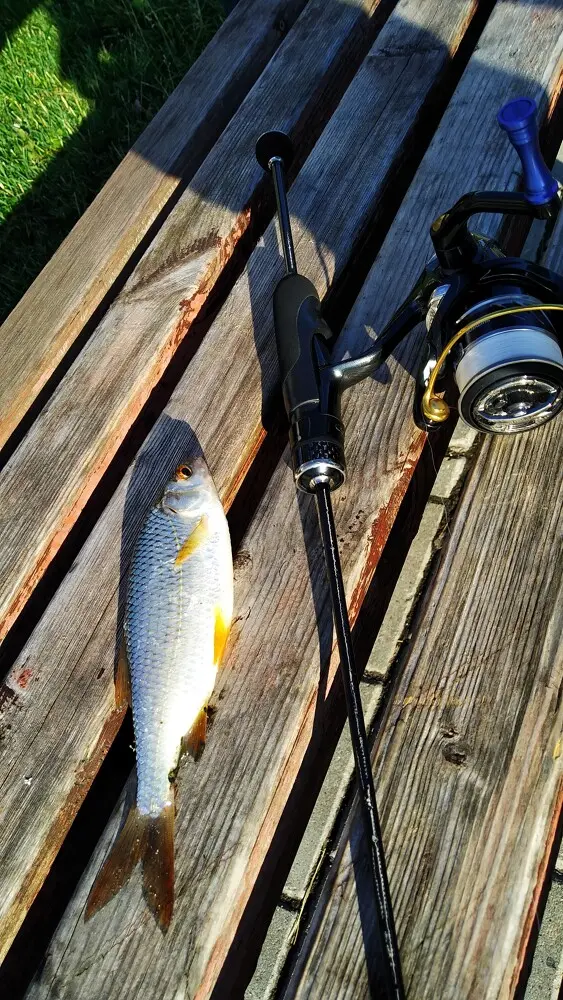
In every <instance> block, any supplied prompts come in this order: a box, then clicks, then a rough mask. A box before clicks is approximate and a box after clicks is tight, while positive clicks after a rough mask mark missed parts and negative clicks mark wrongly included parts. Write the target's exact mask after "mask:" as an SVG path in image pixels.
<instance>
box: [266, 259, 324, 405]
mask: <svg viewBox="0 0 563 1000" xmlns="http://www.w3.org/2000/svg"><path fill="white" fill-rule="evenodd" d="M320 309H321V304H320V301H319V297H318V295H317V292H316V289H315V286H314V285H313V284H312V282H311V281H309V279H308V278H305V277H304V276H303V275H301V274H287V275H286V276H285V278H282V279H281V281H280V282H279V283H278V286H277V288H276V290H275V292H274V325H275V330H276V344H277V349H278V361H279V366H280V375H281V383H282V391H283V399H284V403H285V408H286V410H287V414H288V416H291V414H292V413H293V412H294V410H296V409H298V408H303V407H307V406H308V405H315V404H318V403H319V400H320V384H319V369H318V364H315V363H314V340H315V338H316V337H318V336H320V337H321V338H322V339H323V340H327V339H328V338H329V337H330V330H329V328H328V326H327V324H326V323H325V321H324V320H323V319H322V317H321V312H320Z"/></svg>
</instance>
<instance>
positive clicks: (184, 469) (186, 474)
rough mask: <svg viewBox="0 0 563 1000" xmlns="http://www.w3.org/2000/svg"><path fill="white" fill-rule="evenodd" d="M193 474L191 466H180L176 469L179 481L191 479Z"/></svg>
mask: <svg viewBox="0 0 563 1000" xmlns="http://www.w3.org/2000/svg"><path fill="white" fill-rule="evenodd" d="M191 474H192V470H191V469H190V467H189V465H180V466H178V468H177V469H176V475H177V477H178V479H189V478H190V476H191Z"/></svg>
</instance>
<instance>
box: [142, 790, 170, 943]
mask: <svg viewBox="0 0 563 1000" xmlns="http://www.w3.org/2000/svg"><path fill="white" fill-rule="evenodd" d="M143 889H144V893H145V899H146V900H147V903H148V905H149V907H150V909H151V911H152V913H153V914H154V917H155V918H156V921H157V923H158V924H159V926H160V928H161V930H163V931H167V930H168V927H169V925H170V921H171V919H172V910H173V908H174V803H173V802H171V803H170V804H169V805H167V806H165V807H164V809H163V810H162V812H160V813H159V815H158V816H151V817H149V825H148V835H147V841H146V847H145V851H144V854H143Z"/></svg>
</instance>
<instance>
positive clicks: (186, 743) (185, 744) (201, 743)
mask: <svg viewBox="0 0 563 1000" xmlns="http://www.w3.org/2000/svg"><path fill="white" fill-rule="evenodd" d="M206 739H207V712H206V711H205V709H204V708H202V710H201V712H200V713H199V715H198V717H197V719H196V720H195V722H194V724H193V726H192V728H191V729H190V731H189V733H188V734H187V735H186V736H184V739H183V741H182V748H183V749H184V750H187V751H188V753H190V754H191V755H192V757H193V758H194V760H199V758H200V757H201V755H202V753H203V751H204V748H205V740H206Z"/></svg>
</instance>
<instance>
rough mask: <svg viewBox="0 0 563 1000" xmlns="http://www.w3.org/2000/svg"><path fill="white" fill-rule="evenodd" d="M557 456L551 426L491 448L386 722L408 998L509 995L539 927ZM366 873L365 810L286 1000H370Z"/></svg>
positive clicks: (552, 734)
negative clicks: (533, 932) (534, 930)
mask: <svg viewBox="0 0 563 1000" xmlns="http://www.w3.org/2000/svg"><path fill="white" fill-rule="evenodd" d="M562 460H563V442H562V438H561V431H560V428H558V427H557V424H556V423H552V424H549V425H547V426H546V428H545V429H542V430H540V431H537V432H534V433H533V434H531V435H529V436H528V435H523V436H522V437H515V438H514V439H507V440H497V441H494V442H493V441H490V440H489V441H488V442H487V444H486V445H485V447H484V449H483V452H482V454H481V456H480V459H479V462H478V464H477V466H476V468H475V470H474V472H473V475H472V477H471V480H470V482H469V484H468V486H467V489H466V493H465V496H464V499H463V502H462V504H461V506H460V508H459V510H458V512H457V515H456V518H455V521H454V523H453V525H452V528H451V537H450V539H449V543H448V546H447V550H446V551H445V553H444V555H443V562H442V565H441V568H440V572H439V574H438V576H437V579H436V581H435V583H434V585H433V587H432V590H431V592H430V594H429V595H428V597H427V599H426V607H425V612H424V615H423V617H422V619H421V621H420V622H419V624H418V627H417V630H416V632H415V635H414V637H413V640H412V646H411V650H410V652H409V656H408V659H407V662H406V664H405V666H404V668H403V671H402V678H401V681H400V684H399V685H398V687H397V690H396V693H395V695H394V698H393V701H392V705H391V708H390V710H389V712H388V713H387V716H386V722H385V726H384V729H383V734H382V737H381V742H380V746H379V748H378V752H377V755H376V757H375V769H376V784H377V789H378V798H379V802H380V811H381V815H382V823H383V833H384V839H385V843H386V847H387V859H388V866H389V873H390V881H391V890H392V896H393V900H394V906H395V917H396V921H397V926H398V935H399V944H400V949H401V955H402V962H403V970H404V976H405V986H406V990H407V994H408V996H409V998H412V1000H423V998H424V1000H430V998H432V1000H434V998H435V997H440V998H443V1000H470V998H471V1000H473V998H477V997H479V998H483V1000H500V998H502V1000H506V998H509V997H513V996H514V994H515V989H516V986H517V983H518V977H519V973H520V969H521V967H522V964H523V961H524V957H525V952H526V945H527V941H528V938H529V935H530V932H531V930H532V928H533V925H534V921H535V920H536V910H537V906H538V902H539V897H540V893H541V888H542V885H543V882H544V878H545V873H546V869H547V864H548V860H549V855H550V851H551V849H552V846H553V839H554V836H555V832H556V828H557V820H558V816H559V812H560V809H561V806H562V804H563V766H562V760H563V758H562V756H561V753H560V744H561V737H562V735H563V705H562V703H561V697H560V694H561V685H562V683H563V656H562V653H561V648H562V646H561V643H562V639H563V635H562V632H563V617H562V608H563V594H562V587H561V573H562V570H563V562H562V541H563V539H562V530H561V524H562V516H563V489H562V485H561V477H560V475H559V469H560V465H561V461H562ZM366 862H367V857H366V854H365V851H364V845H363V842H362V832H361V829H360V824H359V821H358V811H357V806H356V807H355V808H354V813H353V826H352V828H351V830H350V827H349V826H348V827H347V830H346V835H345V836H344V837H343V838H342V840H341V842H340V845H339V849H338V851H337V859H336V861H335V864H334V869H333V871H332V872H331V873H330V876H329V879H330V881H329V883H328V885H327V886H326V887H325V890H324V892H323V894H322V896H321V899H320V901H319V904H318V907H317V910H316V912H315V914H314V915H313V917H312V922H311V926H310V928H309V931H308V933H307V935H306V938H305V941H304V943H303V946H302V950H301V953H300V956H299V960H298V962H297V966H296V969H295V972H294V976H293V978H292V981H291V983H290V985H289V986H288V989H287V991H286V992H285V993H284V998H285V1000H289V998H299V1000H302V998H305V997H308V998H321V997H322V998H323V1000H330V998H334V1000H336V998H337V1000H345V998H348V997H350V998H352V997H354V998H356V997H358V996H368V995H369V970H368V967H369V941H370V939H371V934H372V932H373V910H372V909H371V907H370V904H369V901H366V900H364V898H363V897H362V896H361V892H360V894H359V893H358V885H360V886H361V885H362V883H363V882H365V878H366V873H367V867H366ZM359 898H361V902H360V903H359V902H358V899H359ZM366 954H367V958H366Z"/></svg>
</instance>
